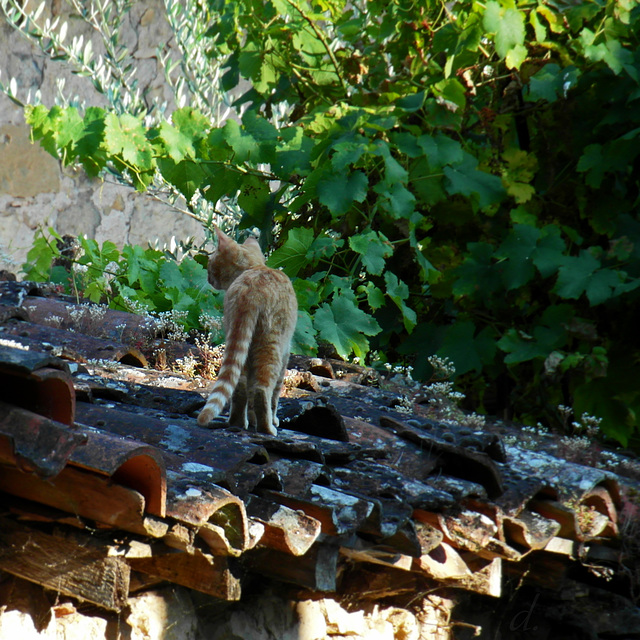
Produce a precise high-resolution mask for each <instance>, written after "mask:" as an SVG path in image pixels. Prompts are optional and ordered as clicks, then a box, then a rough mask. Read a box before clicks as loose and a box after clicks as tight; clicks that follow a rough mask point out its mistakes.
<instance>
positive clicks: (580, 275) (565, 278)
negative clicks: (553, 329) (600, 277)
mask: <svg viewBox="0 0 640 640" xmlns="http://www.w3.org/2000/svg"><path fill="white" fill-rule="evenodd" d="M599 268H600V260H598V259H597V258H595V257H594V256H593V254H592V253H591V252H589V251H586V250H583V251H581V252H580V255H579V256H578V257H573V256H567V257H566V258H565V259H564V264H563V265H562V266H561V267H560V269H559V270H558V280H557V281H556V286H555V287H554V291H555V292H556V293H557V294H558V295H559V296H560V297H561V298H564V299H565V300H571V299H574V300H575V299H577V298H579V297H580V296H581V295H582V294H583V293H584V292H585V290H586V289H587V287H588V286H589V283H590V280H591V277H592V275H593V273H594V271H595V270H596V269H599Z"/></svg>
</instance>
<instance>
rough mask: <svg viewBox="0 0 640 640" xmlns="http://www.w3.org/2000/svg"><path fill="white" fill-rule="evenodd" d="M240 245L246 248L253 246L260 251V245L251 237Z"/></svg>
mask: <svg viewBox="0 0 640 640" xmlns="http://www.w3.org/2000/svg"><path fill="white" fill-rule="evenodd" d="M242 244H244V245H246V246H247V247H251V246H253V247H258V249H260V243H259V242H258V241H257V240H256V239H255V238H254V237H253V236H249V237H248V238H247V239H246V240H245V241H244V242H243V243H242Z"/></svg>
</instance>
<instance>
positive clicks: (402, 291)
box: [384, 271, 418, 333]
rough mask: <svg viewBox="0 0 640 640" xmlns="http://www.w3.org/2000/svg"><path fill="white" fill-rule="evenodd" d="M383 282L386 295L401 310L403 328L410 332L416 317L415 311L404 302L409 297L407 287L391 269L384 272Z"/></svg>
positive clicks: (416, 319) (414, 324)
mask: <svg viewBox="0 0 640 640" xmlns="http://www.w3.org/2000/svg"><path fill="white" fill-rule="evenodd" d="M384 282H385V284H386V293H387V295H388V296H389V297H390V298H391V300H393V302H394V303H395V305H396V306H397V307H398V309H400V311H401V312H402V322H403V324H404V328H405V329H406V331H407V333H411V332H412V331H413V329H414V328H415V326H416V324H417V321H418V317H417V314H416V312H415V311H414V310H413V309H411V308H410V307H409V306H407V303H406V302H405V301H406V300H407V299H408V298H409V287H408V286H407V285H406V284H405V283H404V282H403V281H402V280H400V279H399V278H398V277H397V276H396V275H395V273H392V272H391V271H386V272H385V274H384Z"/></svg>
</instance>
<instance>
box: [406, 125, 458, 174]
mask: <svg viewBox="0 0 640 640" xmlns="http://www.w3.org/2000/svg"><path fill="white" fill-rule="evenodd" d="M417 142H418V145H419V146H420V148H421V149H422V150H423V152H424V154H425V155H426V156H427V159H428V160H429V166H431V167H432V168H438V169H439V168H441V167H443V166H444V165H446V164H459V163H461V162H462V161H463V160H464V159H465V153H464V151H463V149H462V145H461V144H460V143H459V142H458V141H457V140H453V139H452V138H450V137H449V136H446V135H444V134H442V133H438V134H437V135H435V136H431V135H428V134H424V135H422V136H420V137H419V138H418V141H417Z"/></svg>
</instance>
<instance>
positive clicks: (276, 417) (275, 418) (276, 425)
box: [272, 413, 280, 435]
mask: <svg viewBox="0 0 640 640" xmlns="http://www.w3.org/2000/svg"><path fill="white" fill-rule="evenodd" d="M272 422H273V427H274V429H275V428H277V427H279V426H280V419H279V418H278V416H277V415H276V414H275V413H274V414H273V420H272ZM274 435H275V434H274Z"/></svg>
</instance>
